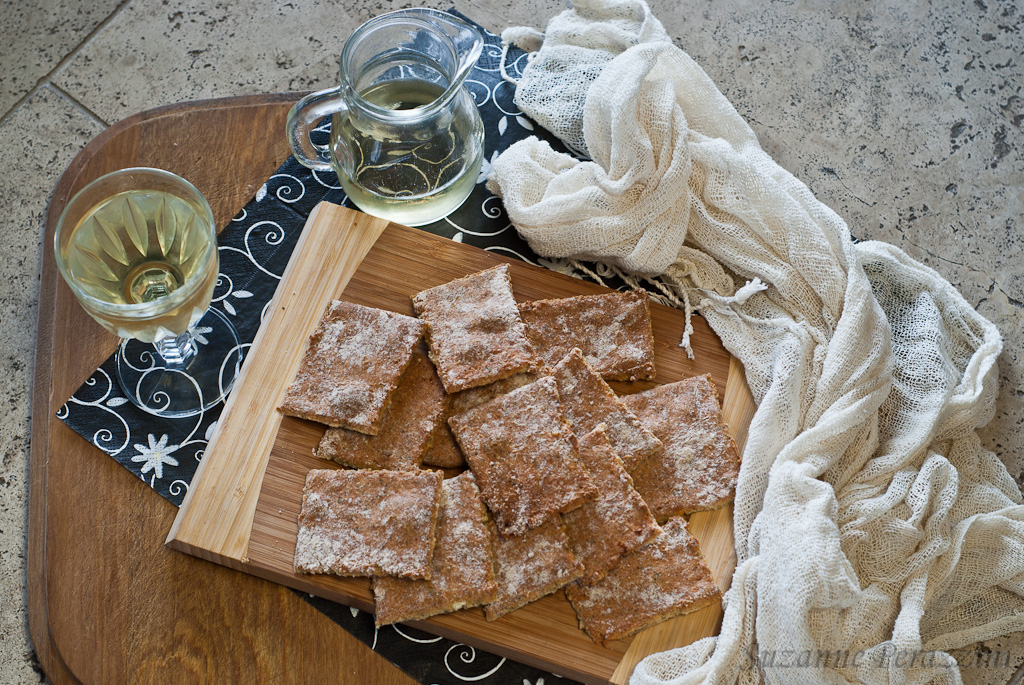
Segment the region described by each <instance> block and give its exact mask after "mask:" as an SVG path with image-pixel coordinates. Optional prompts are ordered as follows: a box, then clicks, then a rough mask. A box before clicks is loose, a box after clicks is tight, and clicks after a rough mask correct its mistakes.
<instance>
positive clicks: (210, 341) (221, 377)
mask: <svg viewBox="0 0 1024 685" xmlns="http://www.w3.org/2000/svg"><path fill="white" fill-rule="evenodd" d="M55 254H56V257H57V265H58V268H59V269H60V272H61V274H62V275H63V277H64V279H65V280H66V281H67V283H68V285H69V286H70V287H71V290H72V292H74V294H75V296H76V297H78V299H79V301H80V302H81V303H82V306H83V307H84V308H85V310H86V311H87V312H88V313H89V314H90V315H91V316H92V317H93V318H94V319H95V320H96V321H98V322H99V323H100V325H102V326H103V327H104V328H105V329H106V330H108V331H109V332H111V333H113V334H115V335H117V336H119V337H121V338H124V339H125V340H124V342H122V344H121V346H120V347H119V349H118V359H117V361H118V368H117V376H118V381H119V382H120V384H121V387H122V389H123V390H124V392H125V394H126V395H127V397H128V398H129V399H130V400H131V401H132V402H133V403H135V404H136V405H138V406H139V407H141V408H143V409H145V410H146V411H148V412H150V413H153V414H157V415H160V416H171V417H177V416H192V415H195V414H198V413H200V412H202V411H204V410H205V409H207V408H209V407H210V406H213V405H214V404H216V403H217V402H219V401H221V400H222V399H223V398H224V396H225V395H226V394H227V392H228V391H229V390H230V389H231V385H232V383H233V382H234V378H235V376H236V375H237V372H238V366H239V364H240V361H241V359H240V346H239V343H238V335H237V333H236V332H235V330H234V327H233V326H232V325H231V323H230V321H228V320H227V318H226V317H225V316H224V315H223V314H221V313H220V312H217V311H216V310H209V311H208V308H209V305H210V300H211V298H212V296H213V291H214V287H215V286H216V284H217V277H218V269H219V259H218V250H217V237H216V230H215V227H214V223H213V213H212V211H211V210H210V206H209V204H208V203H207V202H206V199H205V198H204V197H203V196H202V194H201V193H200V192H199V191H198V190H196V188H195V187H194V186H192V184H190V183H189V182H188V181H186V180H185V179H183V178H181V177H179V176H176V175H174V174H172V173H170V172H167V171H162V170H159V169H148V168H133V169H123V170H121V171H115V172H113V173H110V174H107V175H106V176H102V177H100V178H98V179H96V180H95V181H93V182H92V183H90V184H89V185H87V186H86V187H85V188H83V189H82V190H81V191H79V192H78V194H76V195H75V197H74V198H72V200H71V202H69V203H68V205H67V207H66V208H65V209H64V212H63V214H62V215H61V218H60V220H59V221H58V223H57V234H56V236H55ZM204 314H205V317H204Z"/></svg>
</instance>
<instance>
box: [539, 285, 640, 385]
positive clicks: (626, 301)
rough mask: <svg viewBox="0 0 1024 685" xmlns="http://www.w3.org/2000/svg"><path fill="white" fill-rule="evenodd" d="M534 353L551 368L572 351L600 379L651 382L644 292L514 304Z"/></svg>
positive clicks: (581, 296)
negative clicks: (576, 352) (577, 352)
mask: <svg viewBox="0 0 1024 685" xmlns="http://www.w3.org/2000/svg"><path fill="white" fill-rule="evenodd" d="M519 312H520V314H522V317H523V321H525V322H526V335H527V337H528V338H529V339H530V343H531V344H532V345H533V351H534V354H536V355H537V356H538V357H539V358H540V359H541V360H542V361H543V362H544V363H545V364H547V365H548V366H554V365H555V364H557V363H558V361H559V360H560V359H562V358H563V357H564V356H565V355H567V354H568V353H569V352H570V351H571V350H572V349H573V348H574V347H578V348H579V349H580V350H582V352H583V356H584V358H585V359H586V360H587V363H589V364H590V365H591V366H592V367H593V368H594V370H595V371H597V372H598V373H599V374H600V375H601V377H602V378H605V379H607V380H616V381H635V380H651V379H653V378H654V376H655V369H654V335H653V333H652V332H651V311H650V307H649V305H648V303H647V293H645V292H643V291H632V292H628V293H618V292H617V293H607V294H604V295H577V296H576V297H566V298H562V299H553V300H534V301H533V302H523V303H522V304H520V305H519Z"/></svg>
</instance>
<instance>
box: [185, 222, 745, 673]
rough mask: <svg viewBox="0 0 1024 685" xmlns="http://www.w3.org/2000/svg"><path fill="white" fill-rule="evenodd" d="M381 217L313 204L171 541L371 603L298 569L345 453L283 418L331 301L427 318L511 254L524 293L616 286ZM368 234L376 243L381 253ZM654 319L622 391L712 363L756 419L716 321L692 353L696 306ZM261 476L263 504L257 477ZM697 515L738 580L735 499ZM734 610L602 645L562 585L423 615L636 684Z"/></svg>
mask: <svg viewBox="0 0 1024 685" xmlns="http://www.w3.org/2000/svg"><path fill="white" fill-rule="evenodd" d="M376 222H379V220H372V219H370V218H369V217H367V216H366V215H364V214H361V213H359V212H355V211H352V210H347V209H343V208H340V207H337V206H335V205H330V204H327V203H321V204H320V205H319V206H318V207H317V209H316V210H315V211H314V212H313V214H311V216H310V218H309V220H308V221H307V223H306V227H305V229H304V230H303V235H302V239H301V240H300V242H299V244H298V245H297V246H296V249H295V252H294V253H293V255H292V259H291V262H290V263H289V266H288V270H287V272H286V273H285V275H284V277H283V279H282V283H281V285H280V286H279V288H278V294H277V295H276V296H275V300H274V303H273V305H272V306H271V308H270V310H269V311H270V314H269V315H268V316H267V318H266V319H265V321H264V323H263V328H262V329H261V331H260V335H259V336H258V337H257V341H256V342H255V343H254V345H253V347H252V349H251V350H250V352H249V356H248V359H247V361H246V369H252V372H251V373H250V374H248V375H246V376H245V377H244V378H242V379H240V381H239V383H238V385H237V386H236V388H235V390H234V391H233V393H232V397H231V399H230V400H229V402H228V406H227V407H226V409H225V412H224V414H223V415H222V416H221V419H220V420H219V422H218V425H217V434H216V435H215V436H214V439H213V441H212V442H211V444H210V447H209V448H208V449H207V450H206V451H205V454H204V457H203V463H202V465H201V467H200V472H199V473H197V475H196V479H195V481H193V485H192V488H191V489H190V492H189V497H188V498H187V499H186V501H185V503H184V504H183V505H182V507H181V510H180V512H179V515H178V518H177V520H176V522H175V525H174V528H173V529H172V531H171V533H170V535H169V536H168V544H169V545H171V546H172V547H174V548H175V549H180V550H182V551H187V552H189V553H191V554H196V555H198V556H201V557H202V558H205V559H210V560H215V561H218V562H219V563H223V564H225V565H228V566H230V567H232V568H237V569H240V570H243V571H246V572H248V573H252V574H255V575H259V576H261V577H264V578H268V579H271V580H275V581H277V582H280V583H284V584H286V585H290V586H292V587H295V588H298V589H301V590H304V591H307V592H311V593H314V594H317V595H319V596H322V597H325V598H327V599H331V600H334V601H339V602H343V603H345V604H349V605H352V606H355V607H357V608H359V609H362V610H365V611H372V610H373V601H372V594H371V592H370V587H369V580H368V579H365V578H338V577H334V576H323V575H304V574H295V573H293V572H292V558H293V555H294V550H295V540H296V533H297V525H296V519H297V517H298V513H299V508H300V505H301V501H302V487H303V483H304V481H305V477H306V473H307V472H308V471H309V470H310V469H312V468H325V467H331V466H333V464H329V463H327V462H324V461H322V460H319V459H317V458H315V457H313V448H314V447H316V445H317V444H318V443H319V442H320V438H321V437H322V436H323V433H324V430H325V428H324V427H323V426H319V425H317V424H314V423H311V422H306V421H301V420H299V419H294V418H288V417H286V418H284V419H283V420H282V418H281V416H280V414H279V413H278V412H277V411H276V407H277V406H278V405H279V404H280V402H281V400H282V397H283V395H284V392H285V389H286V387H287V385H288V383H289V382H290V379H291V377H292V376H293V375H294V372H295V369H296V368H297V366H298V359H299V357H300V356H301V354H302V353H303V351H304V350H305V347H306V337H308V334H309V332H311V331H312V329H313V328H314V327H315V325H316V323H317V322H318V320H319V318H320V316H321V313H322V311H323V309H324V307H325V306H326V304H327V300H328V299H329V298H330V297H332V296H333V297H340V298H342V299H345V300H349V301H351V302H355V303H357V304H362V305H367V306H372V307H379V308H382V309H387V310H390V311H395V312H399V313H402V314H407V315H413V310H412V305H411V299H410V298H411V296H412V295H414V294H416V293H417V292H419V291H421V290H423V289H426V288H430V287H433V286H436V285H440V284H443V283H447V282H448V281H451V280H453V279H456V278H459V277H461V276H465V275H467V274H469V273H473V272H475V271H479V270H481V269H485V268H488V267H491V266H494V265H495V264H498V263H507V264H508V265H509V272H510V276H511V278H512V286H513V291H514V293H515V296H516V299H517V300H519V301H526V300H534V299H546V298H552V297H567V296H571V295H577V294H597V293H602V292H607V289H606V288H603V287H601V286H598V285H595V284H592V283H587V282H583V281H580V280H577V279H573V278H570V277H568V276H564V275H562V274H558V273H554V272H552V271H549V270H547V269H543V268H540V267H536V266H533V265H530V264H527V263H524V262H521V261H517V260H512V259H509V258H506V257H503V256H500V255H497V254H495V253H492V252H487V251H484V250H481V249H479V248H476V247H471V246H468V245H464V244H461V243H456V242H453V241H451V240H447V239H444V238H439V237H437V236H433V235H430V234H427V233H424V232H422V231H419V230H416V229H411V228H406V227H404V226H399V225H396V224H390V225H388V226H387V227H386V228H383V232H381V228H382V227H381V226H380V225H379V223H376ZM378 236H379V237H378ZM374 241H375V242H374ZM367 243H370V244H372V247H371V248H369V250H368V251H367V249H366V248H367V247H368V245H367ZM339 255H347V256H346V257H339ZM296 298H298V300H301V302H302V304H301V306H299V304H298V300H297V299H296ZM651 319H652V326H653V330H654V340H655V366H656V367H657V379H656V380H655V381H653V382H635V383H615V384H614V385H615V387H616V389H617V390H618V391H619V392H620V393H630V392H637V391H639V390H643V389H646V388H648V387H651V386H652V385H654V384H660V383H669V382H673V381H677V380H681V379H683V378H687V377H689V376H693V375H697V374H703V373H708V374H710V375H711V378H712V380H713V381H714V383H715V384H716V386H717V387H718V388H719V392H720V396H719V400H720V401H721V400H723V399H724V400H725V412H726V418H727V420H729V421H730V422H731V424H732V425H733V427H734V432H736V431H737V429H738V430H740V431H742V430H743V429H745V427H746V426H747V425H748V424H749V419H750V416H749V413H750V409H751V408H752V406H753V402H752V400H751V399H750V397H749V391H747V390H746V385H745V382H744V380H743V373H742V368H741V367H740V366H739V364H738V363H737V362H736V361H735V360H733V359H732V357H731V356H730V355H729V353H728V352H726V350H725V349H724V348H723V347H722V346H721V343H720V342H719V340H718V338H717V337H716V336H715V335H714V333H713V332H712V331H711V330H710V329H709V328H708V326H707V324H706V322H705V321H704V320H703V319H696V320H695V321H694V332H693V335H692V336H691V344H692V346H693V348H694V352H695V359H692V360H691V359H688V358H687V356H686V353H685V351H684V350H683V349H682V348H680V347H679V345H678V341H679V338H680V335H681V333H682V330H683V328H684V325H685V320H684V315H683V313H682V312H681V311H679V310H676V309H670V308H668V307H665V306H662V305H658V304H653V303H652V305H651ZM265 334H266V335H265ZM250 365H251V366H250ZM744 436H745V434H744V433H743V432H737V433H736V435H735V437H737V438H739V439H740V440H741V441H742V440H743V438H744ZM260 483H262V490H261V491H260V492H259V493H258V494H259V498H258V502H256V501H255V499H254V495H255V494H256V493H255V492H254V491H253V487H258V486H259V484H260ZM691 522H692V526H693V532H694V535H695V536H696V537H697V539H698V540H700V543H701V548H702V550H703V551H704V554H705V557H706V558H707V560H708V563H709V566H710V567H711V569H712V572H713V573H714V574H715V577H716V580H717V581H718V582H719V584H720V585H721V586H722V587H723V588H724V587H727V586H728V581H729V579H730V577H731V575H732V570H733V567H734V565H735V560H734V556H733V538H732V516H731V508H725V509H722V510H719V511H715V512H706V513H702V514H698V515H695V516H694V517H692V519H691ZM246 543H247V544H246ZM720 618H721V610H720V604H716V605H715V606H712V607H708V608H706V609H704V610H702V611H700V612H696V613H694V614H691V615H688V616H682V617H679V618H678V619H676V620H674V621H671V622H668V623H666V624H663V625H661V626H656V627H655V628H652V629H651V630H649V631H647V634H642V635H641V636H639V637H638V638H637V639H636V640H631V639H625V640H618V641H614V642H611V643H608V644H607V645H604V646H602V645H598V644H596V643H594V642H593V641H592V640H591V639H590V638H589V637H587V636H586V635H585V634H584V633H583V632H582V631H581V630H580V629H579V627H578V625H577V620H576V616H575V613H574V612H573V610H572V607H571V606H570V605H569V603H568V601H567V600H566V599H565V596H564V595H563V594H562V593H561V592H558V593H555V594H554V595H551V596H549V597H546V598H544V599H543V600H541V601H539V602H535V603H533V604H530V605H528V606H526V607H524V608H522V609H520V610H518V611H515V612H512V613H511V614H509V615H507V616H506V617H504V618H502V619H501V620H499V621H496V622H493V623H488V622H486V621H485V620H484V617H483V612H482V611H481V610H480V609H472V610H464V611H459V612H455V613H453V614H448V615H444V616H439V617H435V618H431V619H428V620H426V621H419V622H414V623H413V624H412V625H414V626H416V627H418V628H421V629H423V630H425V631H428V632H432V633H435V634H439V635H443V636H445V637H448V638H451V639H454V640H457V641H459V642H463V643H466V644H469V645H472V646H474V647H477V648H481V649H484V650H487V651H490V652H494V653H496V654H499V655H501V656H505V657H509V658H512V659H515V660H517V661H521V662H524V663H527V664H530V665H533V666H537V667H539V668H543V669H546V670H551V671H554V672H555V673H559V674H560V675H563V676H568V677H571V678H575V679H579V680H582V681H584V682H607V681H609V680H613V681H617V682H626V680H627V679H628V676H629V673H631V672H632V669H633V666H634V665H635V663H636V662H637V661H639V660H640V659H641V658H643V657H644V656H646V655H647V654H650V653H652V652H656V651H662V650H664V649H668V648H671V647H675V646H682V645H685V644H689V643H690V642H693V641H694V640H697V639H699V638H702V637H706V636H708V635H713V634H715V633H716V632H717V629H718V622H719V621H720ZM632 642H636V643H637V644H636V645H635V646H634V645H631V643H632Z"/></svg>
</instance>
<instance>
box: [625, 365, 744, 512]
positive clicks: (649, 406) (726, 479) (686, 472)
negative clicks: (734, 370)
mask: <svg viewBox="0 0 1024 685" xmlns="http://www.w3.org/2000/svg"><path fill="white" fill-rule="evenodd" d="M622 401H623V402H624V403H625V405H626V406H627V407H629V408H630V409H632V410H633V411H634V412H635V413H636V415H637V416H638V417H639V418H640V421H642V422H643V424H644V425H645V426H646V427H647V428H649V429H650V430H651V432H653V433H654V434H655V435H657V436H658V437H659V438H660V439H661V441H662V442H663V443H664V445H665V449H664V450H663V451H662V452H661V453H659V454H656V455H654V456H653V457H651V458H649V459H647V460H646V461H645V462H643V463H642V464H640V466H638V467H637V468H636V469H635V470H634V471H633V472H632V476H633V483H634V484H635V485H636V489H637V491H638V492H639V493H640V495H641V496H642V497H643V498H644V500H646V501H647V505H648V506H649V507H650V508H651V513H652V514H654V518H656V519H657V520H658V521H659V522H660V521H664V520H665V519H667V518H668V517H670V516H676V515H678V514H688V513H690V512H694V511H703V510H706V509H716V508H718V507H720V506H723V505H725V504H727V503H728V502H730V501H732V499H733V497H734V496H735V495H736V479H737V478H738V477H739V472H740V457H739V452H738V451H737V449H736V442H735V441H734V440H733V439H732V436H731V435H729V432H728V430H727V426H726V425H725V423H723V422H722V411H721V409H720V408H719V406H718V398H717V397H716V392H715V386H714V384H713V383H712V382H711V378H710V376H706V375H705V376H696V377H694V378H687V379H686V380H682V381H679V382H677V383H669V384H667V385H662V386H659V387H657V388H652V389H651V390H646V391H644V392H641V393H637V394H636V395H627V396H626V397H623V398H622Z"/></svg>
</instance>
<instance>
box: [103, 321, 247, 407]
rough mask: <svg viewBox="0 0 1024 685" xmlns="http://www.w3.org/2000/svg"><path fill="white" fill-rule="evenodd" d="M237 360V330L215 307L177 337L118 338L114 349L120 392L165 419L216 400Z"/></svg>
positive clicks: (239, 350) (226, 388)
mask: <svg viewBox="0 0 1024 685" xmlns="http://www.w3.org/2000/svg"><path fill="white" fill-rule="evenodd" d="M241 365H242V345H241V344H240V343H239V341H238V332H237V331H236V330H235V327H234V326H233V325H232V324H231V322H230V321H229V320H228V318H227V317H226V316H225V315H224V314H222V313H221V312H219V311H218V310H216V309H209V310H207V312H206V314H204V315H203V318H201V319H200V320H199V322H198V323H196V324H195V325H194V326H193V327H191V328H190V329H189V331H188V332H187V333H185V334H184V335H182V336H179V337H178V338H177V339H171V340H167V341H162V342H161V343H158V344H156V345H154V344H151V343H143V342H139V341H138V340H123V341H122V342H121V346H120V347H119V348H118V350H117V380H118V382H119V383H120V384H121V389H122V390H124V393H125V395H126V396H127V397H128V399H129V400H130V401H131V402H132V403H133V404H135V405H136V406H138V407H139V408H141V409H143V410H145V411H147V412H149V413H150V414H155V415H156V416H163V417H167V418H184V417H188V416H196V415H198V414H201V413H202V412H205V411H206V410H207V409H209V408H210V407H212V406H213V405H215V404H217V403H218V402H221V401H222V400H223V399H224V397H225V396H226V395H227V394H228V392H229V391H230V390H231V386H232V385H234V383H235V378H236V377H237V376H238V371H239V369H240V368H241Z"/></svg>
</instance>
